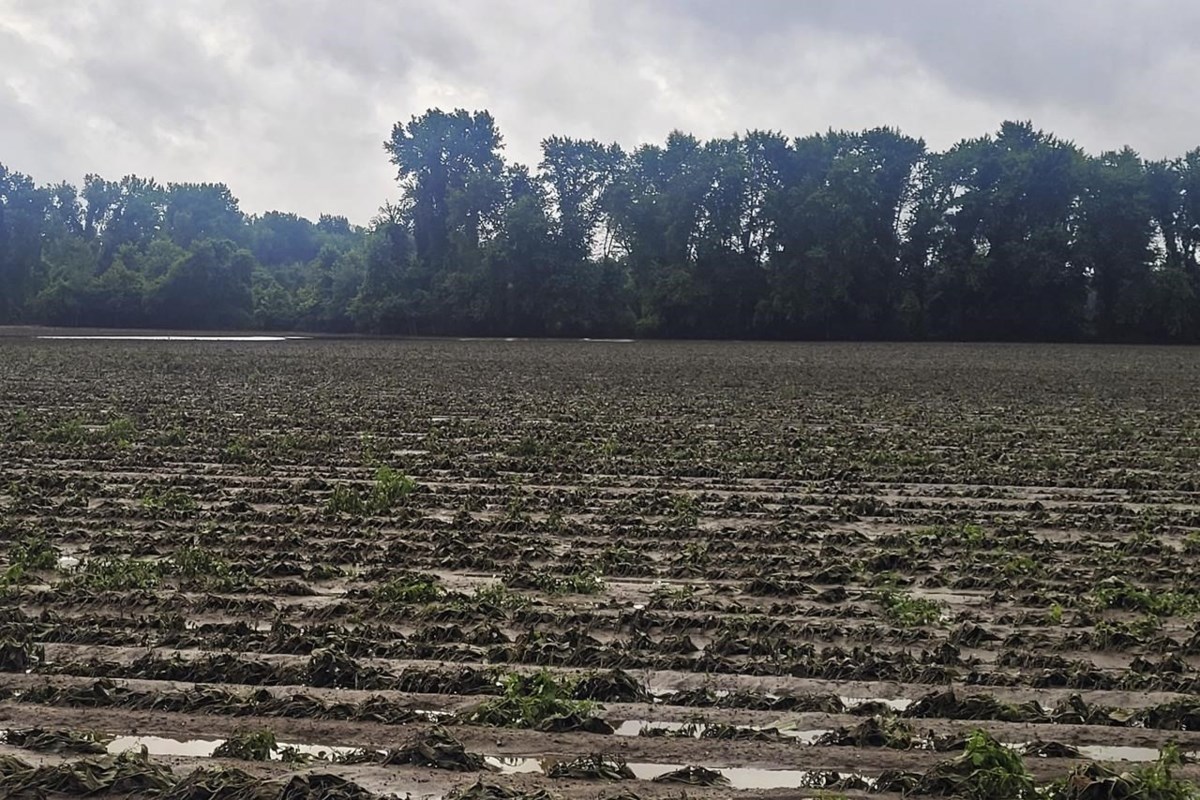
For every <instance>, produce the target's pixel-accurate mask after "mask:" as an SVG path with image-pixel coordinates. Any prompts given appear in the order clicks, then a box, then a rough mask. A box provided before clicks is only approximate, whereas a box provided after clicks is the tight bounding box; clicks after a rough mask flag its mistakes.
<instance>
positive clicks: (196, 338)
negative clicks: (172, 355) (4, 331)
mask: <svg viewBox="0 0 1200 800" xmlns="http://www.w3.org/2000/svg"><path fill="white" fill-rule="evenodd" d="M37 338H38V339H61V340H84V341H100V342H103V341H110V342H286V341H290V340H293V339H307V338H308V337H307V336H126V335H114V336H38V337H37Z"/></svg>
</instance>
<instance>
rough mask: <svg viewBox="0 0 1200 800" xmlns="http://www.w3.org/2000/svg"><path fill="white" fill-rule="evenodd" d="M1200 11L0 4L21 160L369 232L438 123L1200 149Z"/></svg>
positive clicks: (161, 0)
mask: <svg viewBox="0 0 1200 800" xmlns="http://www.w3.org/2000/svg"><path fill="white" fill-rule="evenodd" d="M1197 42H1200V3H1197V2H1195V0H1137V2H1131V1H1130V0H903V1H902V2H901V1H900V0H440V1H436V2H435V0H422V1H420V2H418V1H417V0H0V164H4V165H5V166H7V167H8V168H10V169H13V170H16V171H19V172H23V173H26V174H28V175H31V176H32V177H33V178H34V179H35V180H36V181H38V182H39V183H56V182H58V181H61V180H69V181H71V182H72V183H77V184H78V183H81V182H82V179H83V176H84V175H85V174H86V173H98V174H100V175H103V176H104V177H106V178H110V179H118V178H120V177H121V176H123V175H126V174H131V173H133V174H138V175H142V176H146V177H154V178H157V179H158V180H159V181H161V182H168V181H219V182H224V183H226V184H228V185H229V186H230V188H231V189H232V190H233V192H234V194H235V195H237V196H238V197H239V198H240V200H241V207H242V209H243V210H244V211H247V212H250V213H261V212H264V211H268V210H273V209H278V210H284V211H295V212H297V213H300V214H303V215H305V216H309V217H312V218H314V219H315V218H316V216H317V215H319V214H321V213H333V214H344V215H346V216H348V217H349V218H350V219H351V221H353V222H356V223H365V222H367V221H368V220H369V219H370V218H371V216H372V215H373V214H374V213H375V211H376V210H377V209H378V207H379V206H380V205H381V204H383V203H384V202H385V201H388V200H393V199H395V198H396V197H397V196H398V194H399V191H398V189H397V188H396V183H395V170H394V168H393V167H392V166H391V165H390V164H389V163H388V160H387V155H386V154H385V153H384V151H383V147H382V144H383V141H384V139H386V138H388V136H389V134H390V131H391V129H392V126H393V125H394V124H395V123H396V122H406V121H408V120H409V119H411V118H412V117H413V116H415V115H419V114H421V113H423V112H424V111H425V110H426V109H428V108H432V107H440V108H443V109H446V110H450V109H453V108H467V109H471V110H479V109H487V110H489V111H491V113H492V115H493V116H494V117H495V118H496V122H497V124H498V126H499V128H500V131H501V133H502V134H503V136H504V139H505V156H506V158H507V159H508V160H510V161H517V162H521V163H525V164H529V165H530V166H536V164H537V162H538V160H539V143H540V141H541V140H542V139H543V138H545V137H546V136H550V135H552V134H559V135H564V136H572V137H581V138H595V139H599V140H601V141H604V142H610V141H615V142H618V143H620V144H621V145H622V146H624V147H627V148H632V147H636V146H637V145H638V144H642V143H647V142H662V141H663V140H665V138H666V136H667V134H668V133H669V132H670V131H671V130H674V129H680V130H684V131H687V132H689V133H693V134H695V135H697V136H700V137H702V138H707V137H715V136H728V135H731V134H734V133H737V132H742V131H746V130H750V129H760V128H761V129H771V130H779V131H783V132H784V133H786V134H788V135H790V136H803V135H807V134H810V133H815V132H820V131H825V130H828V129H830V128H837V129H862V128H868V127H876V126H882V125H887V126H892V127H898V128H900V129H901V130H902V131H903V132H905V133H907V134H909V135H911V136H918V137H923V138H924V139H925V141H926V142H927V143H928V144H929V146H930V147H931V148H934V149H944V148H946V147H949V146H951V145H952V144H954V142H956V141H959V140H961V139H963V138H973V137H976V136H980V135H982V134H984V133H988V132H993V131H995V130H997V129H998V128H999V126H1000V123H1001V122H1002V121H1003V120H1006V119H1017V120H1025V119H1029V120H1032V121H1033V122H1034V124H1035V125H1036V126H1038V127H1040V128H1044V129H1046V130H1049V131H1052V132H1053V133H1055V134H1057V135H1058V136H1059V137H1061V138H1064V139H1069V140H1072V141H1074V142H1075V143H1077V144H1079V145H1080V146H1082V147H1084V148H1085V149H1087V150H1089V151H1090V152H1094V153H1098V152H1101V151H1103V150H1108V149H1115V148H1119V147H1121V146H1124V145H1130V146H1132V147H1134V148H1135V149H1136V150H1138V151H1139V152H1141V153H1142V154H1143V155H1145V156H1147V157H1152V158H1162V157H1172V156H1177V155H1182V154H1183V153H1184V152H1186V151H1188V150H1190V149H1193V148H1194V147H1196V146H1198V145H1200V80H1197V79H1196V76H1197V75H1200V45H1198V44H1197Z"/></svg>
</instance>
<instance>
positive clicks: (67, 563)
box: [58, 556, 79, 569]
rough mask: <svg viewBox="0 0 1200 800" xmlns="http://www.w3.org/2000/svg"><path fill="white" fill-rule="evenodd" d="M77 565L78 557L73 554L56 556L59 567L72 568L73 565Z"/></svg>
mask: <svg viewBox="0 0 1200 800" xmlns="http://www.w3.org/2000/svg"><path fill="white" fill-rule="evenodd" d="M78 566H79V559H78V558H76V557H75V556H59V558H58V568H59V569H74V568H75V567H78Z"/></svg>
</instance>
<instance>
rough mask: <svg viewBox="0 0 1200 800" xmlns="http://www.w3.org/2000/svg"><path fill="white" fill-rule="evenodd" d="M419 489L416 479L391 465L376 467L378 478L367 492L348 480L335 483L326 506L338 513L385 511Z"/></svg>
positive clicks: (377, 512)
mask: <svg viewBox="0 0 1200 800" xmlns="http://www.w3.org/2000/svg"><path fill="white" fill-rule="evenodd" d="M416 490H417V482H416V481H414V480H413V479H412V478H410V477H408V476H407V475H405V474H404V473H402V472H400V471H398V470H395V469H393V468H391V467H389V466H386V465H385V466H382V467H379V468H378V469H377V470H376V471H375V482H374V484H373V485H372V486H371V488H370V490H369V491H368V492H367V494H366V496H364V495H363V494H361V493H360V492H359V491H358V490H357V489H355V488H354V487H352V486H349V485H346V484H338V485H337V486H335V487H333V491H332V493H331V494H330V495H329V499H328V500H327V501H326V503H325V509H326V510H327V511H329V512H331V513H335V514H356V515H362V514H386V513H387V512H388V511H390V510H391V509H393V508H395V507H396V506H399V505H401V504H402V503H403V502H404V500H405V498H407V497H408V496H409V495H411V494H412V493H413V492H415V491H416Z"/></svg>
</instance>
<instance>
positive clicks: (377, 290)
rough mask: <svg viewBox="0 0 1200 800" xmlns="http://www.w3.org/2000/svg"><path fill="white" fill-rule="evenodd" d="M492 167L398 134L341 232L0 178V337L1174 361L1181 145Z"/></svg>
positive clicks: (813, 153)
mask: <svg viewBox="0 0 1200 800" xmlns="http://www.w3.org/2000/svg"><path fill="white" fill-rule="evenodd" d="M503 147H504V145H503V139H502V138H501V135H500V133H499V130H498V129H497V127H496V124H495V121H494V120H493V118H492V117H491V115H490V114H488V113H487V112H486V111H480V112H468V111H465V110H461V109H460V110H455V111H453V112H444V111H441V110H439V109H431V110H429V111H427V112H426V113H424V114H422V115H420V116H415V117H413V118H412V119H411V120H409V121H408V122H405V123H398V124H397V125H396V126H395V127H394V128H393V130H392V133H391V136H390V138H389V139H388V140H387V141H386V142H385V143H384V149H385V151H386V154H387V156H388V157H389V158H390V160H391V163H392V165H393V166H394V167H395V169H396V171H397V180H398V184H399V188H400V199H399V201H398V202H395V203H388V204H385V205H384V206H383V207H382V208H381V209H380V211H379V214H378V215H377V216H376V217H375V218H374V219H373V220H371V222H370V224H368V225H366V226H362V227H359V226H354V225H351V224H350V223H349V222H348V221H347V220H346V219H345V218H344V217H336V216H322V217H321V218H320V219H319V220H318V221H316V222H312V221H310V220H307V219H304V218H302V217H299V216H296V215H295V214H290V213H286V212H281V211H272V212H268V213H265V214H261V215H248V214H246V213H244V212H243V211H242V210H241V209H240V207H239V204H238V200H237V198H236V197H235V196H234V195H233V193H232V192H231V190H230V189H229V188H228V187H227V186H225V185H224V184H214V183H169V184H166V185H163V184H160V183H158V182H157V181H155V180H153V179H149V178H142V177H139V176H136V175H128V176H125V177H123V178H121V179H120V180H117V181H114V180H108V179H105V178H103V177H101V176H99V175H87V176H85V178H84V180H83V184H82V187H81V188H77V187H75V186H72V185H71V184H68V183H61V184H57V185H46V186H39V185H37V184H36V183H35V182H34V181H33V180H32V179H31V178H30V177H28V176H26V175H23V174H21V173H19V172H15V171H12V170H10V169H8V168H7V167H5V166H4V165H2V164H0V324H13V323H39V324H51V325H78V326H104V327H171V328H179V327H187V328H198V329H204V328H213V329H215V328H261V329H267V330H278V329H302V330H311V331H337V332H349V331H361V332H368V333H384V334H404V335H496V336H630V335H636V336H642V337H702V338H776V339H909V340H911V339H939V340H946V339H953V340H981V339H983V340H1025V341H1112V342H1118V341H1145V342H1196V341H1200V148H1198V149H1196V150H1193V151H1191V152H1190V153H1187V154H1185V155H1183V156H1181V157H1179V158H1174V159H1165V160H1158V161H1148V160H1145V159H1143V158H1141V157H1140V156H1139V155H1138V154H1137V153H1136V152H1134V151H1133V150H1131V149H1129V148H1125V149H1122V150H1119V151H1113V152H1105V153H1101V154H1099V155H1090V154H1088V153H1085V152H1083V151H1082V150H1081V149H1080V148H1078V147H1076V146H1075V145H1074V144H1072V143H1071V142H1068V141H1064V140H1062V139H1059V138H1057V137H1055V136H1054V135H1052V134H1050V133H1047V132H1044V131H1041V130H1038V129H1036V128H1035V127H1034V126H1033V125H1032V124H1030V123H1028V122H1005V123H1004V124H1003V125H1002V126H1001V127H1000V130H999V131H997V132H996V133H995V134H990V135H985V136H982V137H980V138H977V139H970V140H965V141H962V142H959V143H958V144H956V145H954V146H953V147H951V148H949V149H948V150H946V151H945V152H934V151H931V150H929V149H928V148H927V147H926V146H925V143H924V142H923V141H921V140H920V139H913V138H911V137H909V136H906V135H904V134H902V133H900V132H899V131H897V130H894V129H889V128H877V129H873V130H866V131H859V132H852V131H829V132H826V133H823V134H817V135H811V136H805V137H802V138H789V137H788V136H785V135H784V134H782V133H779V132H775V131H749V132H747V133H746V134H744V135H739V136H733V137H730V138H721V139H710V140H707V141H704V140H700V139H697V138H696V137H694V136H692V135H689V134H687V133H684V132H681V131H674V132H672V133H670V134H669V135H668V136H667V138H666V140H665V141H664V142H663V143H662V144H661V145H657V144H648V145H642V146H640V147H637V148H636V149H634V150H632V151H626V150H623V149H622V148H621V147H619V146H617V145H615V144H604V143H601V142H597V141H594V140H581V139H572V138H568V137H562V136H551V137H549V138H547V139H545V140H544V141H543V142H542V148H541V149H542V157H541V161H540V163H539V164H538V165H537V166H536V167H534V168H530V167H528V166H525V165H521V164H515V163H509V162H507V161H506V160H505V158H504V156H503Z"/></svg>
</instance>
